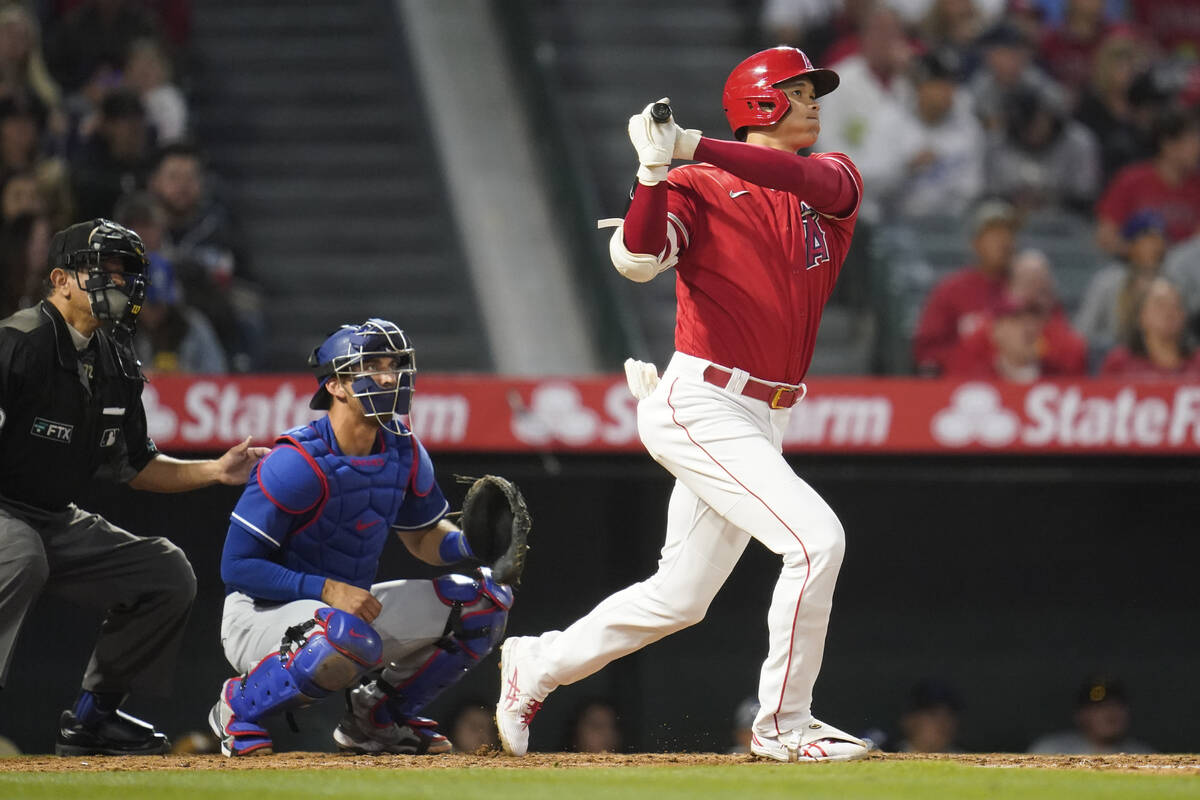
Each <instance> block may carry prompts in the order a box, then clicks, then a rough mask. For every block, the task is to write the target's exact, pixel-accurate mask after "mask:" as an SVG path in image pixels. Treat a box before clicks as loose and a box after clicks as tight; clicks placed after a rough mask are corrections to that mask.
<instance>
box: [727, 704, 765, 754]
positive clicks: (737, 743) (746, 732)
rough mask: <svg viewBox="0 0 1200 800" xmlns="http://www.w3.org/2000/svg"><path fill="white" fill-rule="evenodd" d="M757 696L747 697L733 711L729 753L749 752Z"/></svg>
mask: <svg viewBox="0 0 1200 800" xmlns="http://www.w3.org/2000/svg"><path fill="white" fill-rule="evenodd" d="M758 708H759V705H758V698H757V697H747V698H746V699H745V700H743V701H742V702H740V703H738V707H737V708H736V709H735V710H734V712H733V729H732V736H731V737H730V747H729V750H728V751H727V752H729V753H749V752H750V737H752V736H753V735H754V718H755V717H757V716H758Z"/></svg>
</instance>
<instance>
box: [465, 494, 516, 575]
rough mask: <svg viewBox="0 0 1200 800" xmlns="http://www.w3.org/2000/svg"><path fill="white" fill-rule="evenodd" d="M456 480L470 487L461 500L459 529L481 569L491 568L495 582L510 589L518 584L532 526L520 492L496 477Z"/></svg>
mask: <svg viewBox="0 0 1200 800" xmlns="http://www.w3.org/2000/svg"><path fill="white" fill-rule="evenodd" d="M459 480H461V481H462V482H463V483H470V484H471V488H470V489H468V490H467V496H466V497H464V498H463V507H462V515H461V517H460V518H459V527H461V528H462V531H463V534H464V535H466V537H467V542H468V543H469V544H470V545H471V550H472V552H474V553H475V556H476V557H477V558H478V559H479V560H480V561H482V562H483V563H484V566H490V567H491V568H492V576H493V577H494V578H495V579H496V580H497V581H499V582H500V583H507V584H509V585H510V586H515V585H517V584H519V583H520V582H521V572H522V571H524V569H525V551H527V550H528V549H529V544H528V539H529V530H530V528H531V527H532V525H533V520H532V519H530V517H529V509H528V508H527V507H526V506H525V498H524V497H522V496H521V490H520V489H518V488H517V487H516V485H515V484H513V483H512V482H511V481H509V480H506V479H504V478H501V477H500V476H499V475H484V476H483V477H482V478H479V479H476V480H474V481H472V479H470V478H465V479H463V478H460V479H459Z"/></svg>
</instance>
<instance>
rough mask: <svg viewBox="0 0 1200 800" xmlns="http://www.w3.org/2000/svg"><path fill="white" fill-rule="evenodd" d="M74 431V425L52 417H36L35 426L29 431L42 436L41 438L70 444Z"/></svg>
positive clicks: (34, 419)
mask: <svg viewBox="0 0 1200 800" xmlns="http://www.w3.org/2000/svg"><path fill="white" fill-rule="evenodd" d="M74 431H75V426H74V425H67V424H65V423H62V422H55V421H54V420H52V419H45V418H44V417H34V418H33V428H31V429H30V431H29V432H30V433H32V434H33V435H34V436H40V437H41V438H43V439H49V440H50V441H52V442H59V443H61V444H70V443H71V434H72V433H73V432H74Z"/></svg>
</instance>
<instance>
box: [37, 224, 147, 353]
mask: <svg viewBox="0 0 1200 800" xmlns="http://www.w3.org/2000/svg"><path fill="white" fill-rule="evenodd" d="M50 259H51V264H53V265H55V266H60V267H62V268H63V269H66V270H68V271H76V272H87V280H86V281H85V282H83V283H82V284H81V287H80V288H82V289H83V290H84V291H86V292H87V295H88V302H89V303H90V305H91V307H92V315H93V316H94V317H95V318H96V319H97V320H99V321H100V322H101V323H102V324H103V325H104V326H105V327H106V328H107V329H108V330H109V331H110V332H111V333H113V334H114V338H116V339H118V340H122V341H123V343H126V344H128V343H129V342H130V340H132V338H133V332H134V327H135V326H136V324H137V317H138V314H140V313H141V311H142V303H143V301H144V300H145V299H146V267H147V263H148V262H147V260H146V248H145V246H144V245H143V244H142V239H141V237H140V236H138V235H137V234H136V233H134V232H133V231H132V230H130V229H129V228H126V227H125V226H123V225H118V224H117V223H115V222H112V221H111V220H107V219H95V220H91V221H90V222H81V223H78V224H76V225H72V226H71V227H69V228H67V229H66V230H63V231H59V232H58V233H56V234H55V235H54V239H53V240H52V241H51V242H50Z"/></svg>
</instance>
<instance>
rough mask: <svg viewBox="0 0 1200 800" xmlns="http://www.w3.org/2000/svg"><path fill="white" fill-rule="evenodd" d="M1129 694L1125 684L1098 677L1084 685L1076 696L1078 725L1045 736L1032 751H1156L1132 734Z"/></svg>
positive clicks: (1086, 752)
mask: <svg viewBox="0 0 1200 800" xmlns="http://www.w3.org/2000/svg"><path fill="white" fill-rule="evenodd" d="M1129 722H1130V707H1129V696H1128V695H1127V694H1126V692H1125V687H1124V685H1123V684H1122V683H1121V682H1120V681H1117V680H1113V679H1112V678H1106V677H1103V676H1096V677H1094V678H1090V679H1089V680H1088V681H1087V682H1086V683H1084V685H1083V686H1081V687H1080V689H1079V693H1078V695H1076V698H1075V728H1074V730H1070V731H1062V732H1059V733H1052V734H1049V735H1047V736H1042V737H1041V738H1039V739H1037V740H1036V741H1035V742H1034V743H1033V744H1031V745H1030V746H1029V752H1030V753H1043V754H1047V755H1050V754H1063V755H1092V754H1095V755H1100V754H1104V753H1153V752H1155V750H1154V748H1152V747H1150V745H1148V744H1146V743H1145V742H1140V741H1138V740H1137V739H1133V738H1131V737H1130V736H1129Z"/></svg>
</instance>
